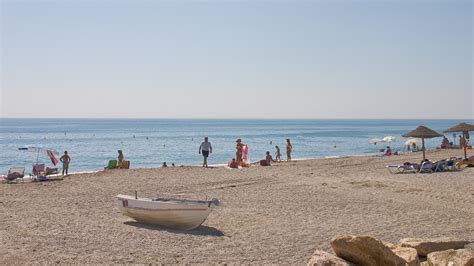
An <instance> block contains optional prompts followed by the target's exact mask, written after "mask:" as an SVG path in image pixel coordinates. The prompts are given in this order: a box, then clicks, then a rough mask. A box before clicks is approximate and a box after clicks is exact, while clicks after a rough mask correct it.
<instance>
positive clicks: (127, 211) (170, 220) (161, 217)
mask: <svg viewBox="0 0 474 266" xmlns="http://www.w3.org/2000/svg"><path fill="white" fill-rule="evenodd" d="M117 201H118V207H119V209H120V210H121V212H122V214H124V215H126V216H128V217H130V218H133V219H135V220H136V221H137V222H141V223H147V224H155V225H161V226H165V227H172V228H177V229H182V230H192V229H195V228H197V227H198V226H199V225H201V224H202V223H203V222H204V221H205V220H206V219H207V217H208V216H209V214H210V213H211V210H212V207H211V205H210V204H197V203H187V204H186V202H184V203H180V202H161V201H152V200H151V199H145V198H138V199H135V197H132V196H128V195H118V196H117Z"/></svg>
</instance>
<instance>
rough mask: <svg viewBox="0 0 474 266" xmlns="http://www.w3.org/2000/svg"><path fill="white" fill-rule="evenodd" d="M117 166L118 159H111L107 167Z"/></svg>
mask: <svg viewBox="0 0 474 266" xmlns="http://www.w3.org/2000/svg"><path fill="white" fill-rule="evenodd" d="M115 168H117V160H110V161H109V163H108V164H107V166H106V167H105V169H115Z"/></svg>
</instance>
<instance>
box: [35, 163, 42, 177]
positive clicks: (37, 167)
mask: <svg viewBox="0 0 474 266" xmlns="http://www.w3.org/2000/svg"><path fill="white" fill-rule="evenodd" d="M32 173H33V175H42V174H43V173H44V163H42V164H35V165H33V170H32Z"/></svg>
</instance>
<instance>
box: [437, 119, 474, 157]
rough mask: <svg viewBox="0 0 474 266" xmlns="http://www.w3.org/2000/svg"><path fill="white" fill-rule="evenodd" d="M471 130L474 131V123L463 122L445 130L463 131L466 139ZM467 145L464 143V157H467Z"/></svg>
mask: <svg viewBox="0 0 474 266" xmlns="http://www.w3.org/2000/svg"><path fill="white" fill-rule="evenodd" d="M469 131H474V125H471V124H467V123H461V124H458V125H456V126H454V127H452V128H448V129H446V130H445V131H444V132H462V136H463V137H464V139H466V137H467V135H468V134H469V133H468V132H469ZM466 146H467V145H464V159H467V151H466V148H467V147H466Z"/></svg>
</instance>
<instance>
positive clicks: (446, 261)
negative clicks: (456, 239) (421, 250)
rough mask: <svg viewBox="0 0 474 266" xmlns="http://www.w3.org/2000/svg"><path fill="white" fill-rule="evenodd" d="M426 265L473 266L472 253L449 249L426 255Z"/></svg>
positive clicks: (464, 250) (473, 254)
mask: <svg viewBox="0 0 474 266" xmlns="http://www.w3.org/2000/svg"><path fill="white" fill-rule="evenodd" d="M427 262H428V265H429V266H435V265H453V266H454V265H455V266H472V265H474V253H473V252H472V251H470V250H467V249H449V250H443V251H437V252H432V253H429V254H428V261H427Z"/></svg>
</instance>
